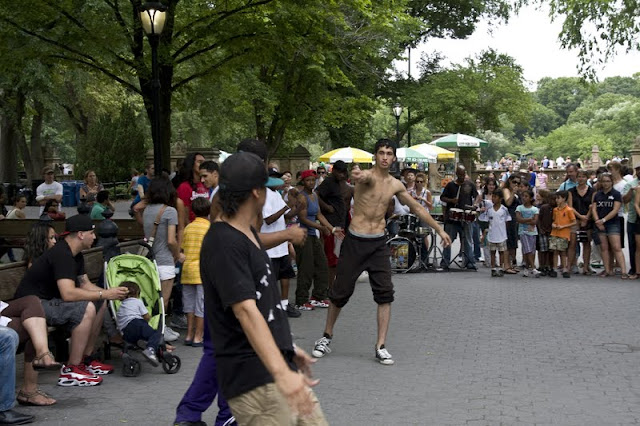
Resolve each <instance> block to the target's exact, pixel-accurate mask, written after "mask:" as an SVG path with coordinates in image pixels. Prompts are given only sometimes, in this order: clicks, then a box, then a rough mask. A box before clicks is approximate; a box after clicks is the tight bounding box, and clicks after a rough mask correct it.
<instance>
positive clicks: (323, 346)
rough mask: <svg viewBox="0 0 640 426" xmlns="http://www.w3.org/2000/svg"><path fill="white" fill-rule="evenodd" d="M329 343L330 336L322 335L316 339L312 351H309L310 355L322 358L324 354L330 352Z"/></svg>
mask: <svg viewBox="0 0 640 426" xmlns="http://www.w3.org/2000/svg"><path fill="white" fill-rule="evenodd" d="M330 344H331V338H330V337H327V336H326V335H325V336H322V337H321V338H320V339H319V340H316V345H315V346H314V347H313V351H311V355H313V356H314V357H315V358H322V357H323V356H325V355H326V354H330V353H331V348H330V347H329V345H330Z"/></svg>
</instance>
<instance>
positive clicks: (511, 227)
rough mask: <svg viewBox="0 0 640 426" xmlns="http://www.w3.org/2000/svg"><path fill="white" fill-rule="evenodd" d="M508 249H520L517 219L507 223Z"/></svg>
mask: <svg viewBox="0 0 640 426" xmlns="http://www.w3.org/2000/svg"><path fill="white" fill-rule="evenodd" d="M507 248H508V249H509V250H515V249H517V248H518V222H516V221H515V219H512V220H511V221H510V222H507Z"/></svg>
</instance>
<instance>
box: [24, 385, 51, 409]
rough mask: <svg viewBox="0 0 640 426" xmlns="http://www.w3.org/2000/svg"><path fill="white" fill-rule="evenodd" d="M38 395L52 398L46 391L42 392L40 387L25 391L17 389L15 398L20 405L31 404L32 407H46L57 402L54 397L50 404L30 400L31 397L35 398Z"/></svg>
mask: <svg viewBox="0 0 640 426" xmlns="http://www.w3.org/2000/svg"><path fill="white" fill-rule="evenodd" d="M38 396H42V397H44V398H48V399H53V398H51V396H49V395H47V394H46V393H44V392H43V391H41V390H40V389H36V390H35V391H33V392H25V391H23V390H21V391H18V396H17V398H16V399H17V400H18V404H20V405H28V406H32V407H48V406H50V405H55V404H56V403H57V402H58V401H56V400H55V399H53V402H52V403H50V404H41V403H37V402H36V401H32V399H34V398H37V397H38Z"/></svg>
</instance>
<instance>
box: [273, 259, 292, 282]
mask: <svg viewBox="0 0 640 426" xmlns="http://www.w3.org/2000/svg"><path fill="white" fill-rule="evenodd" d="M271 263H272V264H273V269H275V274H276V280H279V279H282V278H284V279H287V278H295V277H296V273H295V272H294V271H293V266H291V259H290V258H289V255H286V256H282V257H278V258H275V259H271Z"/></svg>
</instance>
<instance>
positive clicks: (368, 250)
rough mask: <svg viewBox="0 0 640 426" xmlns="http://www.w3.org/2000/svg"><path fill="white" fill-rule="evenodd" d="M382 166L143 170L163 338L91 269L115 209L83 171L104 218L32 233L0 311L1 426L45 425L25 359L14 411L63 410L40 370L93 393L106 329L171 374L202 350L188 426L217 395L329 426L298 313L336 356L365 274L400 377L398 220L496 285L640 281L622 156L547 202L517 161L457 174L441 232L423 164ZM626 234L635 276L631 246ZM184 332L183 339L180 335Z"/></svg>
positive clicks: (53, 192) (379, 348) (134, 289)
mask: <svg viewBox="0 0 640 426" xmlns="http://www.w3.org/2000/svg"><path fill="white" fill-rule="evenodd" d="M375 156H376V162H375V165H374V166H373V167H372V168H371V169H369V170H361V169H360V167H358V166H357V165H354V166H352V167H351V170H349V167H348V166H347V164H345V163H344V162H342V161H338V162H336V163H335V164H333V165H332V166H331V168H330V170H327V168H326V167H325V166H320V167H318V168H316V169H315V170H314V169H308V170H301V171H298V172H297V173H295V174H294V173H292V172H290V171H286V170H284V171H279V170H278V168H277V166H276V165H275V164H269V163H268V162H267V150H266V147H265V146H264V143H262V142H260V141H257V140H251V139H249V140H244V141H242V142H241V143H240V144H239V145H238V153H237V154H234V155H232V156H231V157H229V158H228V159H227V160H226V161H225V162H224V163H223V164H222V165H218V164H217V163H216V162H214V161H210V160H207V159H206V158H205V157H204V156H203V155H201V154H199V153H191V154H189V155H187V157H186V158H185V159H184V160H183V161H182V162H181V167H180V169H179V170H178V171H177V173H175V175H174V176H173V177H172V178H171V179H170V176H168V175H166V174H161V175H159V176H156V174H155V172H154V169H153V165H149V166H147V167H146V169H145V174H144V175H143V176H140V177H138V178H137V179H136V181H135V182H134V183H132V185H131V188H132V192H133V193H134V194H133V195H135V198H134V200H133V202H132V205H131V212H132V214H133V216H134V217H135V219H136V220H138V221H139V222H140V224H141V225H142V226H143V228H144V234H145V237H146V238H147V240H148V242H149V243H150V249H151V251H152V253H153V256H154V258H155V260H156V263H157V269H158V275H159V279H160V287H161V290H162V296H163V301H164V304H165V305H164V308H165V312H167V315H171V318H172V319H171V321H170V322H169V321H167V324H171V327H169V326H168V325H167V326H166V327H165V328H164V334H163V335H161V334H160V333H159V331H158V330H156V329H154V328H153V327H150V326H149V324H148V321H149V310H148V307H146V306H144V303H142V300H141V298H140V288H139V286H138V285H137V284H136V283H135V282H125V283H123V284H122V285H120V286H118V287H114V288H108V289H105V288H102V287H100V286H97V285H95V284H94V283H91V282H90V281H89V279H88V277H87V275H86V273H85V267H84V258H83V256H82V250H85V249H88V248H90V247H91V246H92V245H93V244H94V240H95V238H96V236H95V234H94V224H93V221H92V220H91V219H92V218H94V212H93V210H94V209H95V208H96V206H99V207H98V210H100V209H101V210H102V211H104V210H106V209H107V208H110V206H108V199H105V198H104V196H103V195H101V194H104V192H105V191H104V190H103V188H101V186H100V184H99V183H98V181H97V178H96V175H95V173H94V172H92V171H89V172H87V174H86V176H85V185H83V187H82V188H81V194H82V195H83V199H84V201H85V203H86V204H90V205H91V206H92V210H91V211H90V212H87V214H78V215H74V216H71V217H69V218H65V220H66V223H65V232H64V233H63V234H62V235H56V234H55V231H54V230H53V227H52V226H51V224H50V223H49V222H48V221H41V222H39V223H37V224H36V225H35V226H34V227H33V228H32V229H31V231H30V232H29V235H27V239H26V245H25V253H26V259H27V261H28V268H27V271H26V273H25V276H24V278H23V280H22V282H21V283H20V285H19V287H18V289H17V291H16V294H15V297H14V299H12V300H9V301H4V302H3V301H0V313H1V314H2V315H3V316H2V318H1V319H0V362H1V363H2V365H1V366H0V367H1V368H0V391H1V394H0V424H21V423H25V422H29V421H32V420H33V418H32V416H28V415H23V414H20V413H19V412H16V411H15V410H13V404H14V399H15V398H16V395H15V393H14V391H15V354H16V352H18V351H20V352H24V366H25V367H24V379H23V384H22V386H21V388H20V389H19V391H18V393H17V401H18V403H20V404H23V405H36V406H49V405H53V404H55V403H56V402H57V401H56V400H55V399H53V398H51V396H49V395H48V394H46V393H45V392H44V391H43V390H41V389H40V388H39V387H38V371H39V370H43V369H54V370H59V372H60V373H59V376H58V381H57V383H58V385H60V386H95V385H98V384H100V383H101V382H102V381H103V377H104V376H106V375H108V374H110V373H111V372H113V366H111V365H109V364H107V363H104V362H102V361H100V359H99V358H98V357H97V355H96V348H97V346H98V342H99V336H100V335H101V333H102V330H103V328H104V329H105V330H106V335H107V336H108V337H109V338H110V339H111V340H112V341H113V342H117V341H118V338H120V339H121V341H122V339H123V340H124V341H127V342H132V343H135V342H137V340H138V339H143V340H146V341H147V345H146V347H145V348H144V350H143V352H142V354H143V355H144V357H146V359H147V360H148V361H149V362H150V363H151V364H152V365H158V358H157V356H156V354H157V352H158V347H159V346H160V345H164V344H166V348H167V350H170V351H171V350H175V349H176V347H175V346H174V345H176V342H177V341H179V339H181V340H182V344H183V345H185V346H190V347H196V348H199V347H202V348H203V356H202V358H201V360H200V364H199V365H198V368H197V372H196V374H195V376H194V379H193V382H192V383H191V385H190V387H189V389H188V390H187V392H186V393H185V395H184V396H183V398H182V400H181V401H180V403H179V404H178V407H177V409H176V419H175V424H178V425H193V424H202V413H203V412H205V411H206V410H207V409H208V407H209V406H210V405H211V404H212V403H213V401H214V400H215V399H216V397H217V403H218V407H219V412H218V418H217V420H216V424H227V425H230V424H234V422H236V421H237V422H238V424H262V423H260V422H261V421H263V422H266V420H265V419H271V421H272V423H273V424H281V423H278V422H281V421H282V419H285V418H286V419H288V418H289V417H290V416H292V415H293V414H292V413H297V414H306V415H309V416H311V417H308V418H307V419H306V421H307V423H309V424H326V420H325V419H324V415H323V413H322V410H321V408H320V405H319V403H318V400H317V398H316V397H315V395H314V394H313V393H312V392H311V391H310V387H312V386H313V385H314V384H315V383H316V382H315V381H314V380H312V379H311V375H310V365H311V357H310V356H309V355H307V354H306V352H305V351H303V350H302V349H301V348H298V347H296V346H295V345H293V343H292V341H291V333H290V329H289V324H288V321H289V318H297V317H299V316H300V315H302V313H304V312H305V311H310V310H315V309H323V308H324V309H327V318H326V324H325V328H324V330H323V333H322V336H321V337H320V338H319V339H318V340H317V341H316V342H315V344H314V346H313V348H312V350H311V355H312V356H313V357H315V358H322V357H324V356H327V355H328V354H330V353H331V352H332V346H331V345H332V341H333V337H334V328H335V324H336V322H337V319H338V317H339V314H340V312H341V310H342V309H343V308H344V307H345V306H346V304H347V303H348V301H349V299H350V297H351V296H352V294H353V292H354V288H355V283H356V281H357V280H358V278H359V277H360V276H361V274H362V273H363V272H367V273H368V276H369V281H370V284H371V288H372V292H373V298H374V301H375V302H376V304H377V306H378V310H377V324H378V333H377V336H376V343H375V348H374V351H373V353H374V356H375V359H376V360H377V361H378V362H379V363H380V364H383V365H390V364H393V363H394V362H395V360H394V359H393V357H392V355H391V353H390V352H389V350H388V348H387V347H386V346H385V343H386V339H387V333H388V327H389V322H390V312H391V303H392V302H393V300H394V288H393V283H392V275H391V270H390V262H389V256H390V251H389V246H388V245H387V240H388V238H389V234H393V233H394V229H393V224H394V220H393V219H394V218H397V217H398V216H402V215H406V214H413V215H415V216H416V217H417V218H418V220H419V221H420V224H421V225H423V226H425V227H429V228H430V229H432V230H433V232H432V233H430V237H431V238H439V239H440V240H441V241H442V246H443V255H442V259H441V264H440V266H441V267H442V268H445V269H448V268H450V266H451V263H452V262H451V247H450V244H451V241H452V240H454V239H456V238H460V239H461V240H462V244H461V251H462V254H463V260H464V262H463V267H464V268H467V269H470V270H477V269H478V267H477V263H479V262H483V263H484V264H485V266H487V267H490V268H491V271H492V272H491V275H492V276H495V277H501V276H504V275H505V274H518V273H520V272H522V274H523V275H524V276H533V277H539V276H543V275H547V276H550V277H556V276H558V274H561V275H562V276H563V277H565V278H569V277H570V276H571V274H576V273H582V274H586V275H591V274H594V271H593V269H592V265H593V264H595V262H601V263H602V266H603V270H602V271H601V272H600V273H599V275H600V276H602V277H608V276H614V275H616V268H618V269H619V270H620V276H621V278H622V279H635V278H637V277H638V274H637V273H636V270H635V268H636V265H637V264H640V263H638V262H640V259H638V258H637V256H638V255H640V253H638V252H637V251H636V245H637V244H640V241H638V238H640V225H639V226H637V227H636V221H637V218H638V213H640V185H639V176H640V175H638V173H640V166H639V167H637V168H636V170H635V171H636V174H635V175H634V173H633V172H632V171H631V170H629V169H628V168H626V167H623V166H622V165H621V164H620V163H619V162H617V161H612V162H610V163H609V164H608V165H607V167H603V168H601V169H599V170H597V171H596V172H595V173H594V174H593V175H592V174H590V173H588V172H586V171H584V170H582V169H581V168H580V165H579V164H575V163H569V164H566V165H565V166H564V167H565V170H566V180H565V181H564V182H563V183H562V185H561V186H560V188H559V190H558V191H556V192H551V191H549V190H548V189H547V188H546V181H545V180H544V179H542V181H543V184H541V182H540V180H539V179H540V176H541V174H540V172H538V173H536V172H535V170H533V169H531V170H529V171H528V172H524V173H521V172H514V171H513V165H512V166H510V167H511V169H510V168H509V166H508V167H507V168H506V169H505V171H504V173H503V175H502V176H501V177H496V176H495V174H493V173H489V175H487V176H486V177H485V178H484V179H478V180H476V181H475V184H474V182H473V181H472V180H471V179H470V178H469V175H468V173H467V171H466V169H465V168H464V167H463V166H461V165H460V166H458V167H457V168H456V179H455V180H454V181H451V182H449V183H448V184H447V185H446V187H445V188H444V189H443V192H442V194H441V196H440V203H441V204H442V205H443V206H444V209H443V217H442V223H439V222H437V221H436V220H434V218H433V217H432V216H431V215H430V213H429V212H430V210H431V209H432V208H433V207H434V205H435V204H436V201H435V199H434V197H433V195H432V194H431V192H430V191H429V190H428V189H427V184H428V182H427V175H426V174H425V173H422V172H419V171H417V170H414V169H411V168H408V169H405V170H403V172H402V175H401V176H392V175H390V174H389V169H390V166H391V164H392V163H393V161H394V159H395V145H394V144H393V143H392V142H391V141H388V140H381V141H379V142H378V144H376V148H375ZM43 172H44V173H43V174H44V177H45V183H43V185H44V187H43V188H42V191H40V189H39V190H38V197H37V201H38V203H39V204H40V205H41V206H42V213H43V214H44V216H48V217H50V216H51V214H55V213H56V212H58V206H59V203H60V201H61V197H62V193H61V191H60V189H61V186H60V187H58V185H59V184H58V185H55V184H56V182H55V180H54V179H53V171H52V170H49V169H48V168H45V170H44V171H43ZM294 176H295V179H294ZM636 194H638V195H636ZM53 203H57V205H54V204H53ZM24 204H26V200H24V199H23V198H21V197H17V199H16V201H15V207H14V209H13V210H12V211H11V212H8V214H7V216H9V215H12V214H13V216H16V218H19V216H20V215H21V214H22V216H23V217H24V212H23V210H24ZM47 204H50V205H49V206H48V207H47ZM455 209H462V210H466V209H471V210H472V211H474V212H475V214H476V216H477V220H460V219H457V218H455V217H454V215H453V214H452V212H453V211H454V210H455ZM624 209H626V210H627V213H628V214H627V215H626V218H625V216H624V215H623V211H624ZM49 210H51V211H49ZM14 211H15V213H14ZM98 214H100V212H97V213H96V214H95V216H97V215H98ZM389 219H391V220H389ZM441 225H442V226H441ZM625 232H626V233H627V236H628V240H629V247H628V250H629V258H630V260H631V265H630V269H627V266H626V263H625V256H624V254H623V251H622V250H623V249H624V240H625V239H624V236H625ZM424 243H425V244H427V241H424ZM518 249H519V250H520V252H521V255H522V256H521V258H522V263H521V264H520V265H519V264H518V262H517V258H518ZM536 252H537V254H538V256H537V261H536ZM580 256H582V259H583V260H582V262H580V261H579V259H580ZM594 257H597V258H598V259H594ZM204 259H206V261H201V260H204ZM295 277H297V287H296V292H295V295H293V299H294V301H293V302H290V300H289V299H290V295H289V286H290V280H291V279H292V278H295ZM278 281H279V286H276V283H277V282H278ZM230 283H233V285H230ZM109 300H119V301H122V302H123V303H122V304H121V305H120V310H119V312H118V315H117V316H116V318H112V319H110V318H109V315H105V312H106V303H105V301H109ZM183 315H184V319H183ZM109 323H111V325H109ZM47 326H56V327H65V328H67V330H68V331H69V332H70V335H71V338H70V351H69V357H68V359H67V360H65V362H64V363H63V364H59V363H58V362H57V361H56V360H55V359H54V357H53V355H52V353H51V352H50V351H49V347H48V341H47ZM174 328H175V329H176V330H180V329H182V330H184V331H183V332H182V335H181V332H179V331H176V330H174ZM274 389H275V390H277V392H273V390H274ZM223 395H224V396H223ZM267 423H268V422H267ZM267 423H264V424H267Z"/></svg>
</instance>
